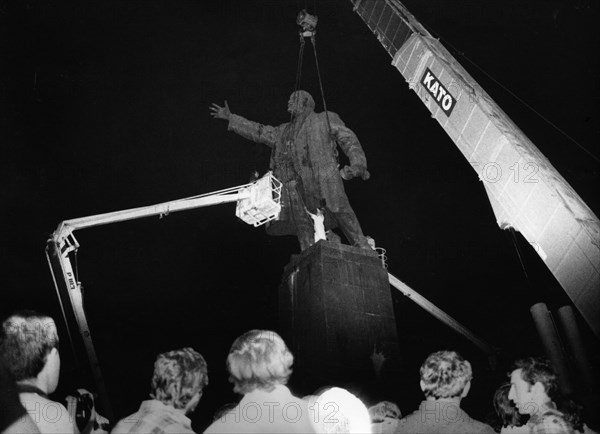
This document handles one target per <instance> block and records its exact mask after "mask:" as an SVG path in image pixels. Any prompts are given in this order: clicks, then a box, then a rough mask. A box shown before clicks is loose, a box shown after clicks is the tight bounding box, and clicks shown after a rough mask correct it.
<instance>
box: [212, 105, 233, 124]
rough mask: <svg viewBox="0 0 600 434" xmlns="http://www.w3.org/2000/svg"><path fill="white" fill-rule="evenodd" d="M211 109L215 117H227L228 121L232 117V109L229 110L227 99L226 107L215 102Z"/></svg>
mask: <svg viewBox="0 0 600 434" xmlns="http://www.w3.org/2000/svg"><path fill="white" fill-rule="evenodd" d="M209 109H210V114H211V115H212V117H213V118H216V119H225V120H226V121H228V120H229V118H230V117H231V111H230V110H229V104H227V101H225V107H221V106H220V105H218V104H215V103H213V104H212V105H211V106H210V107H209Z"/></svg>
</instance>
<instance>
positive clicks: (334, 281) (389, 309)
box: [279, 241, 399, 395]
mask: <svg viewBox="0 0 600 434" xmlns="http://www.w3.org/2000/svg"><path fill="white" fill-rule="evenodd" d="M279 321H280V330H281V333H282V336H283V338H284V339H285V341H286V342H287V343H288V345H289V347H290V349H291V350H292V352H293V353H294V356H295V362H294V375H293V376H292V384H293V385H294V387H295V389H296V390H297V391H298V392H297V393H302V394H309V393H312V392H314V391H315V390H316V389H317V388H319V387H323V386H327V385H336V386H341V387H346V388H349V389H352V390H355V391H359V392H360V393H363V392H364V393H369V394H371V395H372V394H378V395H381V393H380V392H385V389H389V388H393V387H394V384H395V383H396V381H395V378H394V377H395V373H396V372H397V369H396V367H397V366H398V356H399V351H398V341H397V332H396V321H395V317H394V310H393V305H392V297H391V293H390V285H389V282H388V275H387V271H386V270H385V269H384V268H383V266H382V263H381V261H380V259H379V258H378V256H377V255H376V253H375V252H374V251H373V252H371V251H366V250H361V249H358V248H355V247H351V246H347V245H341V244H337V243H331V242H328V241H320V242H318V243H317V244H315V245H314V246H312V247H310V248H309V249H307V250H305V251H304V252H302V254H300V255H297V256H294V257H292V260H291V262H290V263H289V264H288V265H287V266H286V267H285V271H284V274H283V279H282V283H281V286H280V288H279ZM298 389H301V390H298Z"/></svg>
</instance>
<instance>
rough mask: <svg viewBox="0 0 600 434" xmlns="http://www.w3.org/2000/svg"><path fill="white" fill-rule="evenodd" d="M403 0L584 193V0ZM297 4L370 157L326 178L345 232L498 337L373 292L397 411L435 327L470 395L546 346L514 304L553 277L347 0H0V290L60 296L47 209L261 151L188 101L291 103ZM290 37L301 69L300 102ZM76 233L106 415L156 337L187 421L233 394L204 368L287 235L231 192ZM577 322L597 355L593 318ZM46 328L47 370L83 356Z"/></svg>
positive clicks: (265, 282) (589, 138)
mask: <svg viewBox="0 0 600 434" xmlns="http://www.w3.org/2000/svg"><path fill="white" fill-rule="evenodd" d="M404 4H405V6H406V7H407V8H408V9H409V10H410V11H411V12H412V13H413V14H414V15H416V17H417V18H418V19H420V20H421V21H422V23H423V24H424V25H426V26H427V28H428V29H429V30H430V31H431V32H432V33H433V35H434V36H436V37H438V38H440V39H441V41H442V43H444V44H445V45H446V47H447V48H448V49H449V50H450V51H451V52H452V53H453V54H454V55H455V56H456V58H457V59H458V61H459V62H460V63H461V64H462V65H463V66H464V67H465V68H466V69H467V70H468V71H469V72H470V73H471V75H473V76H474V77H475V78H476V79H477V81H478V82H479V83H480V84H481V85H482V86H483V88H484V89H485V90H486V91H487V92H488V93H489V94H490V95H491V96H492V97H493V98H494V99H495V100H496V102H497V103H498V104H499V105H500V107H502V108H503V110H504V111H505V112H507V114H508V115H509V116H510V117H511V118H512V119H513V120H514V121H515V123H516V124H517V125H518V126H519V127H520V128H521V129H522V130H523V131H524V132H525V134H526V135H527V136H528V137H529V138H530V139H531V140H532V141H533V142H534V143H535V144H536V146H537V147H538V148H539V149H540V150H541V151H542V153H544V155H546V157H548V159H549V160H550V161H551V162H552V164H553V165H554V166H555V168H556V169H557V170H558V171H559V172H560V173H561V174H562V175H563V176H564V177H565V178H566V179H567V181H568V182H569V183H570V184H571V185H572V186H573V188H574V189H575V190H576V191H577V192H578V193H579V194H580V196H581V197H582V198H583V200H584V201H585V202H586V203H587V204H588V205H589V206H590V208H591V209H592V210H593V211H594V212H595V213H596V215H598V213H599V202H598V197H597V195H596V193H597V191H596V189H597V185H598V173H599V164H598V155H599V154H600V150H599V149H598V144H599V140H598V139H599V134H598V103H599V101H598V96H599V92H598V56H597V54H596V49H597V45H598V26H597V20H598V15H599V14H598V10H599V8H598V2H597V1H593V0H578V1H574V2H569V1H561V0H555V1H551V0H548V1H542V0H534V1H528V2H521V1H510V0H509V1H503V2H499V1H495V0H494V1H492V0H490V1H485V0H484V1H482V0H456V1H450V0H445V1H441V0H430V1H425V2H423V1H416V0H407V1H405V2H404ZM302 8H308V10H309V12H311V13H314V14H316V15H318V17H319V24H318V34H317V49H318V55H319V64H320V67H321V74H322V78H323V84H324V89H325V96H326V101H327V107H328V109H329V110H332V111H335V112H337V113H338V114H340V116H341V117H342V119H343V120H344V121H345V122H346V124H347V125H348V126H349V127H350V128H352V129H353V130H354V131H355V132H356V134H357V135H358V137H359V139H360V140H361V143H362V145H363V148H364V149H365V152H366V154H367V158H368V161H369V170H370V172H371V174H372V177H371V179H370V180H369V181H368V182H363V181H359V180H354V181H351V182H349V183H347V184H346V190H347V193H348V196H349V197H350V201H351V203H352V205H353V207H354V209H355V211H356V213H357V215H358V217H359V220H360V221H361V224H362V226H363V229H364V232H365V233H366V234H368V235H370V236H372V237H373V238H374V239H375V240H376V242H377V245H379V246H381V247H384V248H385V249H387V255H388V264H389V270H390V271H391V272H392V273H393V274H395V275H396V276H398V277H399V278H400V279H401V280H402V281H404V282H405V283H407V284H408V285H409V286H411V287H412V288H413V289H415V290H416V291H418V292H419V293H421V294H422V295H423V296H425V297H427V298H428V299H429V300H431V301H432V302H434V303H435V304H436V305H437V306H439V307H440V308H442V309H443V310H444V311H446V312H447V313H449V314H450V315H452V316H453V317H454V318H455V319H457V320H458V321H460V322H461V323H462V324H464V325H465V326H466V327H468V328H470V329H471V330H473V331H474V332H475V333H476V334H478V335H479V336H481V337H482V338H483V339H485V340H487V341H488V342H490V343H491V344H493V345H495V346H497V347H499V348H501V349H502V353H501V357H500V359H499V362H498V363H499V364H498V366H497V367H496V369H492V368H491V367H490V365H489V364H488V361H487V359H486V357H485V355H484V354H483V353H482V352H481V351H480V350H479V349H477V348H476V347H474V346H473V345H472V344H471V343H470V342H468V341H466V340H465V339H464V338H462V337H460V336H458V335H456V334H455V333H454V332H453V331H451V330H450V329H448V328H447V327H446V326H444V325H442V324H441V323H439V322H438V321H437V320H435V319H434V318H433V317H431V316H429V315H428V314H427V313H426V312H424V311H423V310H422V309H421V308H419V307H418V306H416V305H415V304H413V303H412V302H411V301H410V300H408V299H405V298H404V297H402V296H401V295H400V294H397V293H395V292H394V304H395V309H396V315H397V322H398V333H399V344H400V348H401V353H402V357H403V361H402V363H403V365H404V366H403V368H404V369H405V370H406V372H407V373H410V375H412V377H411V378H408V379H407V384H412V386H407V389H406V390H402V391H398V394H397V396H396V397H393V398H394V399H395V400H396V401H397V402H398V403H399V404H401V407H402V410H403V412H404V413H407V412H408V411H411V410H412V409H414V408H415V407H416V406H417V404H418V402H419V401H420V399H421V396H420V392H419V390H418V366H419V364H420V363H421V362H422V360H423V359H424V358H425V357H426V355H427V354H428V353H429V352H431V351H435V350H438V349H442V348H454V349H458V350H459V351H462V352H463V353H464V354H465V355H466V356H467V358H469V359H471V360H472V362H473V363H474V369H475V383H474V385H473V388H472V392H471V396H470V397H469V398H467V400H466V401H465V405H466V406H467V409H472V412H473V414H474V415H475V416H479V417H483V415H484V414H485V412H486V411H487V410H490V409H491V407H490V406H489V403H490V393H491V391H493V390H494V388H495V387H496V386H497V385H498V384H499V382H501V381H503V379H504V378H505V377H504V373H505V371H506V363H508V362H509V361H510V360H512V359H513V358H514V357H518V356H522V355H530V354H541V353H542V352H543V350H542V348H541V347H540V344H539V342H538V339H537V336H536V333H535V330H534V328H533V324H532V321H531V317H530V314H529V307H530V306H531V305H532V304H534V303H536V302H539V301H543V302H546V303H547V304H548V305H549V307H550V308H551V309H555V308H557V307H559V306H562V305H564V304H567V303H568V299H567V297H566V295H565V293H564V292H563V291H562V289H561V288H560V287H559V286H558V284H557V283H556V282H555V280H554V278H553V277H552V275H551V274H550V273H549V272H548V270H547V269H546V268H545V265H544V264H543V263H542V262H541V260H540V259H539V258H538V257H537V256H536V255H535V252H534V251H533V249H531V247H530V246H529V245H528V244H527V242H526V241H525V240H524V239H523V238H522V237H521V236H520V235H517V236H516V238H515V239H513V237H512V236H511V234H510V233H509V232H508V231H502V230H500V229H499V228H498V226H497V224H496V220H495V217H494V215H493V212H492V209H491V207H490V204H489V202H488V199H487V196H486V194H485V192H484V188H483V185H482V184H481V183H480V181H479V180H478V176H477V173H475V172H474V171H473V169H472V168H471V166H470V165H469V164H468V162H467V161H466V159H465V158H464V157H463V155H462V154H461V153H460V152H459V151H458V149H457V148H456V146H455V145H454V144H453V142H452V141H451V140H450V139H449V138H448V137H447V136H446V135H445V133H444V132H443V130H442V129H441V128H440V127H439V125H438V124H437V122H436V121H435V120H433V119H431V117H430V114H429V112H428V111H427V109H426V108H425V107H424V106H423V105H422V103H421V102H420V101H419V99H418V97H417V96H416V95H415V94H414V93H413V92H412V91H411V90H409V89H408V87H407V85H406V83H405V82H404V79H403V77H402V76H401V75H400V74H399V72H398V71H397V70H396V69H395V68H394V67H392V66H391V64H390V63H391V58H390V57H389V55H388V54H387V53H386V52H385V50H384V49H383V47H381V45H380V44H379V42H378V41H377V39H376V38H375V37H374V36H373V35H372V33H371V32H370V31H369V29H368V28H367V27H366V25H365V24H364V23H363V22H362V20H361V19H360V18H359V16H358V15H356V14H355V13H354V12H353V11H352V4H351V3H350V2H349V1H343V0H316V1H312V0H310V1H307V2H303V1H275V0H271V1H259V0H251V1H220V2H209V3H208V4H204V3H203V2H199V1H178V2H173V1H145V0H144V1H142V0H138V1H134V0H113V1H85V2H80V1H20V2H10V1H9V2H7V1H0V34H1V41H2V42H1V43H2V46H1V50H2V51H1V53H2V58H1V60H0V62H1V63H0V64H1V74H2V75H1V91H2V99H1V102H2V105H1V109H2V112H1V117H0V122H1V123H2V124H1V133H0V134H2V135H1V136H0V140H1V143H2V155H3V156H2V158H1V161H2V167H1V171H0V173H1V176H2V183H1V186H2V187H1V189H0V194H1V196H0V198H1V202H2V228H3V233H4V234H5V240H7V242H6V243H4V248H3V249H1V250H0V251H1V255H2V257H1V264H2V267H3V268H4V270H5V271H4V273H3V276H4V279H3V296H2V302H1V304H0V306H1V308H0V309H1V311H2V314H8V313H10V312H11V311H13V310H15V309H17V308H23V307H30V308H35V309H38V310H43V311H46V312H49V313H51V314H52V315H53V316H55V317H56V318H58V319H59V318H60V309H59V304H58V301H57V297H56V293H55V291H54V288H53V284H52V280H51V277H50V272H49V270H48V267H47V263H46V258H45V255H44V246H45V241H46V239H47V238H48V237H49V236H50V234H51V233H52V231H53V230H54V229H55V228H56V226H57V225H58V223H59V222H60V221H62V220H66V219H70V218H75V217H81V216H87V215H93V214H99V213H103V212H109V211H115V210H120V209H126V208H133V207H137V206H143V205H150V204H153V203H159V202H164V201H168V200H173V199H178V198H183V197H187V196H192V195H196V194H201V193H207V192H211V191H215V190H220V189H223V188H227V187H232V186H236V185H240V184H244V183H246V182H247V181H248V179H249V176H250V173H251V172H252V171H253V170H258V171H259V172H261V173H263V172H264V171H266V170H267V168H268V158H269V150H268V148H266V147H264V146H263V145H258V144H253V143H251V142H248V141H246V140H244V139H242V138H240V137H237V136H235V135H234V134H232V133H228V132H227V131H226V123H225V122H223V121H220V120H214V119H212V118H211V117H210V116H209V111H208V107H209V105H210V103H212V102H216V103H219V104H221V105H222V103H223V101H224V100H225V99H227V100H228V102H229V105H230V107H231V110H232V111H233V112H234V113H238V114H241V115H243V116H246V117H248V118H251V119H254V120H258V121H261V122H264V123H267V124H272V125H276V124H279V123H281V122H285V121H286V120H287V119H288V116H289V115H288V114H287V113H286V111H285V108H286V102H287V98H288V96H289V94H290V93H291V91H292V90H293V88H294V81H295V76H296V65H297V55H298V46H299V43H298V33H297V26H296V24H295V17H296V14H297V12H298V11H299V10H300V9H302ZM306 48H307V49H306V52H305V56H304V68H303V74H302V88H304V89H306V90H308V91H309V92H311V93H312V94H313V96H314V97H315V100H317V111H320V110H322V102H321V96H320V92H319V88H318V81H317V75H316V68H315V62H314V56H313V53H312V51H311V46H310V45H307V47H306ZM75 235H76V237H77V239H78V241H79V242H80V244H81V248H80V250H79V254H78V272H79V278H80V280H81V281H82V282H83V284H84V287H85V297H86V299H85V303H86V311H87V315H88V320H89V322H90V327H91V330H92V333H93V338H94V343H95V345H96V349H97V352H98V356H99V359H100V364H101V368H102V370H103V372H104V375H105V377H106V381H107V385H108V388H109V392H110V395H111V400H112V402H113V405H114V407H115V409H116V412H117V414H118V416H123V415H125V414H127V413H129V412H132V411H134V410H135V409H136V408H137V406H138V404H139V401H140V400H142V399H145V397H146V395H147V391H148V383H149V378H150V375H151V371H152V362H153V360H154V357H155V356H156V354H157V353H158V352H162V351H167V350H170V349H175V348H178V347H181V346H193V347H194V348H196V349H197V350H198V351H200V352H201V353H202V354H203V355H204V356H205V358H206V359H207V361H208V363H209V371H210V382H211V384H210V385H209V388H208V389H206V391H205V395H204V398H203V401H202V402H201V405H200V408H199V411H198V412H197V413H196V415H195V416H194V427H195V428H196V429H197V430H201V429H202V427H203V426H204V424H205V423H207V422H208V420H209V418H210V415H211V414H212V412H213V411H214V409H215V408H216V407H218V406H220V405H221V404H223V403H225V402H227V401H231V400H233V399H234V397H233V395H231V393H230V390H231V386H230V385H229V383H227V381H226V375H225V371H224V360H225V357H226V354H227V351H228V348H229V345H230V344H231V342H232V341H233V339H234V338H235V337H237V336H238V335H239V334H241V333H242V332H244V331H246V330H248V329H251V328H275V329H276V328H277V298H276V295H277V286H278V284H279V279H280V276H281V272H282V269H283V266H284V265H285V264H286V263H287V262H288V261H289V257H290V255H291V254H293V253H297V252H298V246H297V245H296V241H295V239H293V238H287V237H286V238H280V237H278V238H274V237H269V236H267V235H266V234H265V233H264V231H263V230H262V228H259V229H254V228H252V227H250V226H248V225H246V224H244V223H242V222H240V221H239V220H237V219H236V217H235V215H234V205H233V204H228V205H219V206H214V207H210V208H204V209H198V210H193V211H186V212H183V213H179V214H171V215H169V216H168V217H166V218H163V219H158V218H151V219H145V220H136V221H133V222H126V223H119V224H115V225H109V226H103V227H99V228H93V229H86V230H84V231H81V232H77V233H76V234H75ZM517 246H518V247H519V249H521V260H520V259H519V255H518V254H517ZM581 324H582V326H583V332H584V335H585V336H586V339H588V340H589V344H590V349H591V353H592V357H594V358H595V360H597V359H598V342H597V340H596V339H594V338H591V337H590V335H591V333H590V332H589V330H587V328H586V326H585V324H584V323H583V322H581ZM63 335H64V331H63ZM63 337H64V336H63ZM63 342H64V344H63V346H62V347H61V352H62V355H63V361H64V363H63V373H62V389H64V390H66V389H67V388H68V387H72V386H73V385H74V384H77V383H78V382H82V381H85V380H84V379H82V378H81V377H78V376H77V373H76V371H75V369H74V368H73V366H74V364H73V353H72V352H71V351H70V349H69V346H68V343H67V340H66V339H64V338H63ZM77 357H78V358H79V359H80V360H81V361H84V360H85V355H84V354H81V353H79V354H77ZM297 381H298V380H297ZM365 399H367V397H365Z"/></svg>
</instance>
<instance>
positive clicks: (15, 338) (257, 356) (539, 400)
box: [0, 311, 593, 434]
mask: <svg viewBox="0 0 600 434" xmlns="http://www.w3.org/2000/svg"><path fill="white" fill-rule="evenodd" d="M293 363H294V356H293V355H292V353H291V352H290V350H289V349H288V347H287V345H286V343H285V342H284V340H283V339H282V338H281V336H279V335H278V334H277V333H276V332H274V331H270V330H250V331H248V332H246V333H244V334H242V335H241V336H239V337H238V338H237V339H236V340H235V341H234V342H233V344H232V346H231V348H230V350H229V354H228V356H227V360H226V366H227V370H228V373H229V380H230V382H231V383H232V384H233V390H234V391H235V392H236V393H237V394H239V395H240V396H241V399H240V400H239V401H238V402H232V403H223V405H222V407H221V408H220V409H219V410H218V411H217V412H216V413H215V414H214V417H213V421H212V423H211V424H210V425H209V426H208V427H207V428H206V430H205V431H204V432H205V433H282V432H291V433H370V432H372V433H494V432H501V433H513V432H519V433H520V432H528V433H540V434H542V433H576V432H578V433H583V432H593V431H591V430H590V429H589V428H588V427H587V426H586V425H585V424H584V423H583V421H582V420H581V417H580V412H579V411H577V409H576V408H575V407H573V406H569V405H562V404H560V405H558V404H559V403H562V402H563V401H561V400H560V399H559V398H558V397H559V391H558V386H557V384H558V383H557V376H556V374H555V372H554V370H553V368H552V365H551V364H550V363H549V362H548V361H547V360H546V359H543V358H536V357H530V358H525V359H521V360H517V361H516V362H515V363H514V365H513V366H512V368H511V370H510V372H508V373H507V379H509V382H507V383H506V384H502V385H500V386H499V388H498V390H497V391H496V393H495V395H494V398H493V407H494V409H495V411H496V414H497V421H498V423H497V424H495V426H494V427H492V426H491V425H489V424H486V423H484V422H482V421H478V420H476V419H474V418H473V417H471V416H470V415H469V414H467V412H466V411H465V410H464V409H463V408H462V407H461V401H462V400H463V399H464V398H465V397H466V396H467V395H468V394H469V391H470V390H471V380H472V378H473V371H472V367H471V364H470V363H469V361H468V360H465V359H464V358H463V357H462V356H461V355H460V354H458V353H457V352H456V351H448V350H444V351H437V352H434V353H432V354H430V355H429V356H428V357H427V358H426V359H425V361H424V362H423V364H422V365H421V368H420V387H421V390H422V392H423V395H424V399H423V401H422V402H421V404H420V405H419V407H418V408H417V409H416V410H415V411H414V412H412V413H410V414H408V415H407V416H404V417H402V414H401V411H400V409H399V407H398V405H396V404H395V403H393V402H389V401H382V402H378V403H375V404H374V405H371V406H370V407H368V406H367V404H366V403H364V402H363V401H361V399H359V397H357V396H356V395H354V394H353V393H351V392H350V391H349V390H346V389H343V388H340V387H327V388H323V389H321V390H317V391H315V393H314V394H312V395H308V396H304V397H300V396H296V395H295V394H294V393H293V391H292V390H290V388H288V386H287V384H288V380H289V379H290V376H291V375H292V367H293ZM59 373H60V354H59V337H58V332H57V328H56V324H55V322H54V320H53V319H52V318H51V317H49V316H46V315H43V314H39V313H36V312H30V311H29V312H18V313H15V314H13V315H11V316H10V317H8V318H7V319H6V320H5V321H4V322H3V323H2V330H1V335H0V381H1V383H0V410H1V412H0V414H1V417H0V433H42V434H44V433H65V434H66V433H79V432H84V433H100V432H109V431H110V432H112V433H116V434H125V433H155V434H161V433H193V432H194V430H193V428H192V422H191V420H190V418H189V416H190V414H191V413H192V412H193V411H194V410H195V409H196V407H197V406H198V405H201V404H200V403H201V398H202V393H203V390H204V388H205V387H206V386H207V384H208V368H207V363H206V361H205V360H204V358H203V356H202V355H201V354H200V353H198V352H197V351H195V350H194V349H192V348H189V347H188V348H182V349H177V350H173V351H169V352H166V353H163V354H159V355H158V356H157V358H156V361H155V363H154V373H153V375H152V379H151V381H150V394H149V396H148V399H147V400H145V401H143V402H142V403H141V404H140V406H139V410H138V411H136V412H135V413H133V414H131V415H129V416H127V417H125V418H123V419H121V420H119V421H116V423H114V422H115V421H112V422H113V425H112V426H110V425H109V421H107V420H106V419H105V418H103V417H102V416H101V415H99V414H97V413H96V412H95V411H93V412H92V414H91V415H90V417H89V420H87V421H85V423H84V424H83V426H80V425H81V424H78V423H77V422H78V421H77V420H76V418H75V417H74V409H73V408H72V404H73V402H74V401H73V400H72V399H71V400H69V399H67V406H66V407H65V405H63V404H61V403H59V402H56V401H53V400H51V399H50V398H49V395H51V394H52V393H53V392H54V391H55V390H56V388H57V386H58V382H59ZM71 398H72V397H71ZM565 402H567V401H565ZM490 406H492V403H491V402H490Z"/></svg>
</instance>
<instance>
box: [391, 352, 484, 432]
mask: <svg viewBox="0 0 600 434" xmlns="http://www.w3.org/2000/svg"><path fill="white" fill-rule="evenodd" d="M420 373H421V381H420V385H421V390H422V391H423V393H424V394H425V400H424V401H422V402H421V405H420V406H419V409H418V410H416V411H414V412H413V413H411V414H409V415H408V416H406V417H405V418H403V419H401V420H400V422H399V424H398V427H397V429H396V431H395V432H396V433H450V432H452V433H459V432H460V433H493V432H495V431H494V429H493V428H492V427H491V426H489V425H487V424H485V423H483V422H479V421H477V420H475V419H473V418H472V417H470V416H469V415H468V414H467V412H465V411H464V410H463V409H462V408H461V407H460V403H461V401H462V400H463V399H464V398H465V397H466V396H467V394H468V393H469V390H470V389H471V379H472V378H473V371H472V369H471V364H470V363H469V362H468V361H467V360H465V359H464V358H463V357H462V356H461V355H460V354H458V353H457V352H455V351H437V352H435V353H432V354H430V355H429V356H428V357H427V358H426V359H425V361H424V362H423V364H422V365H421V370H420Z"/></svg>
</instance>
